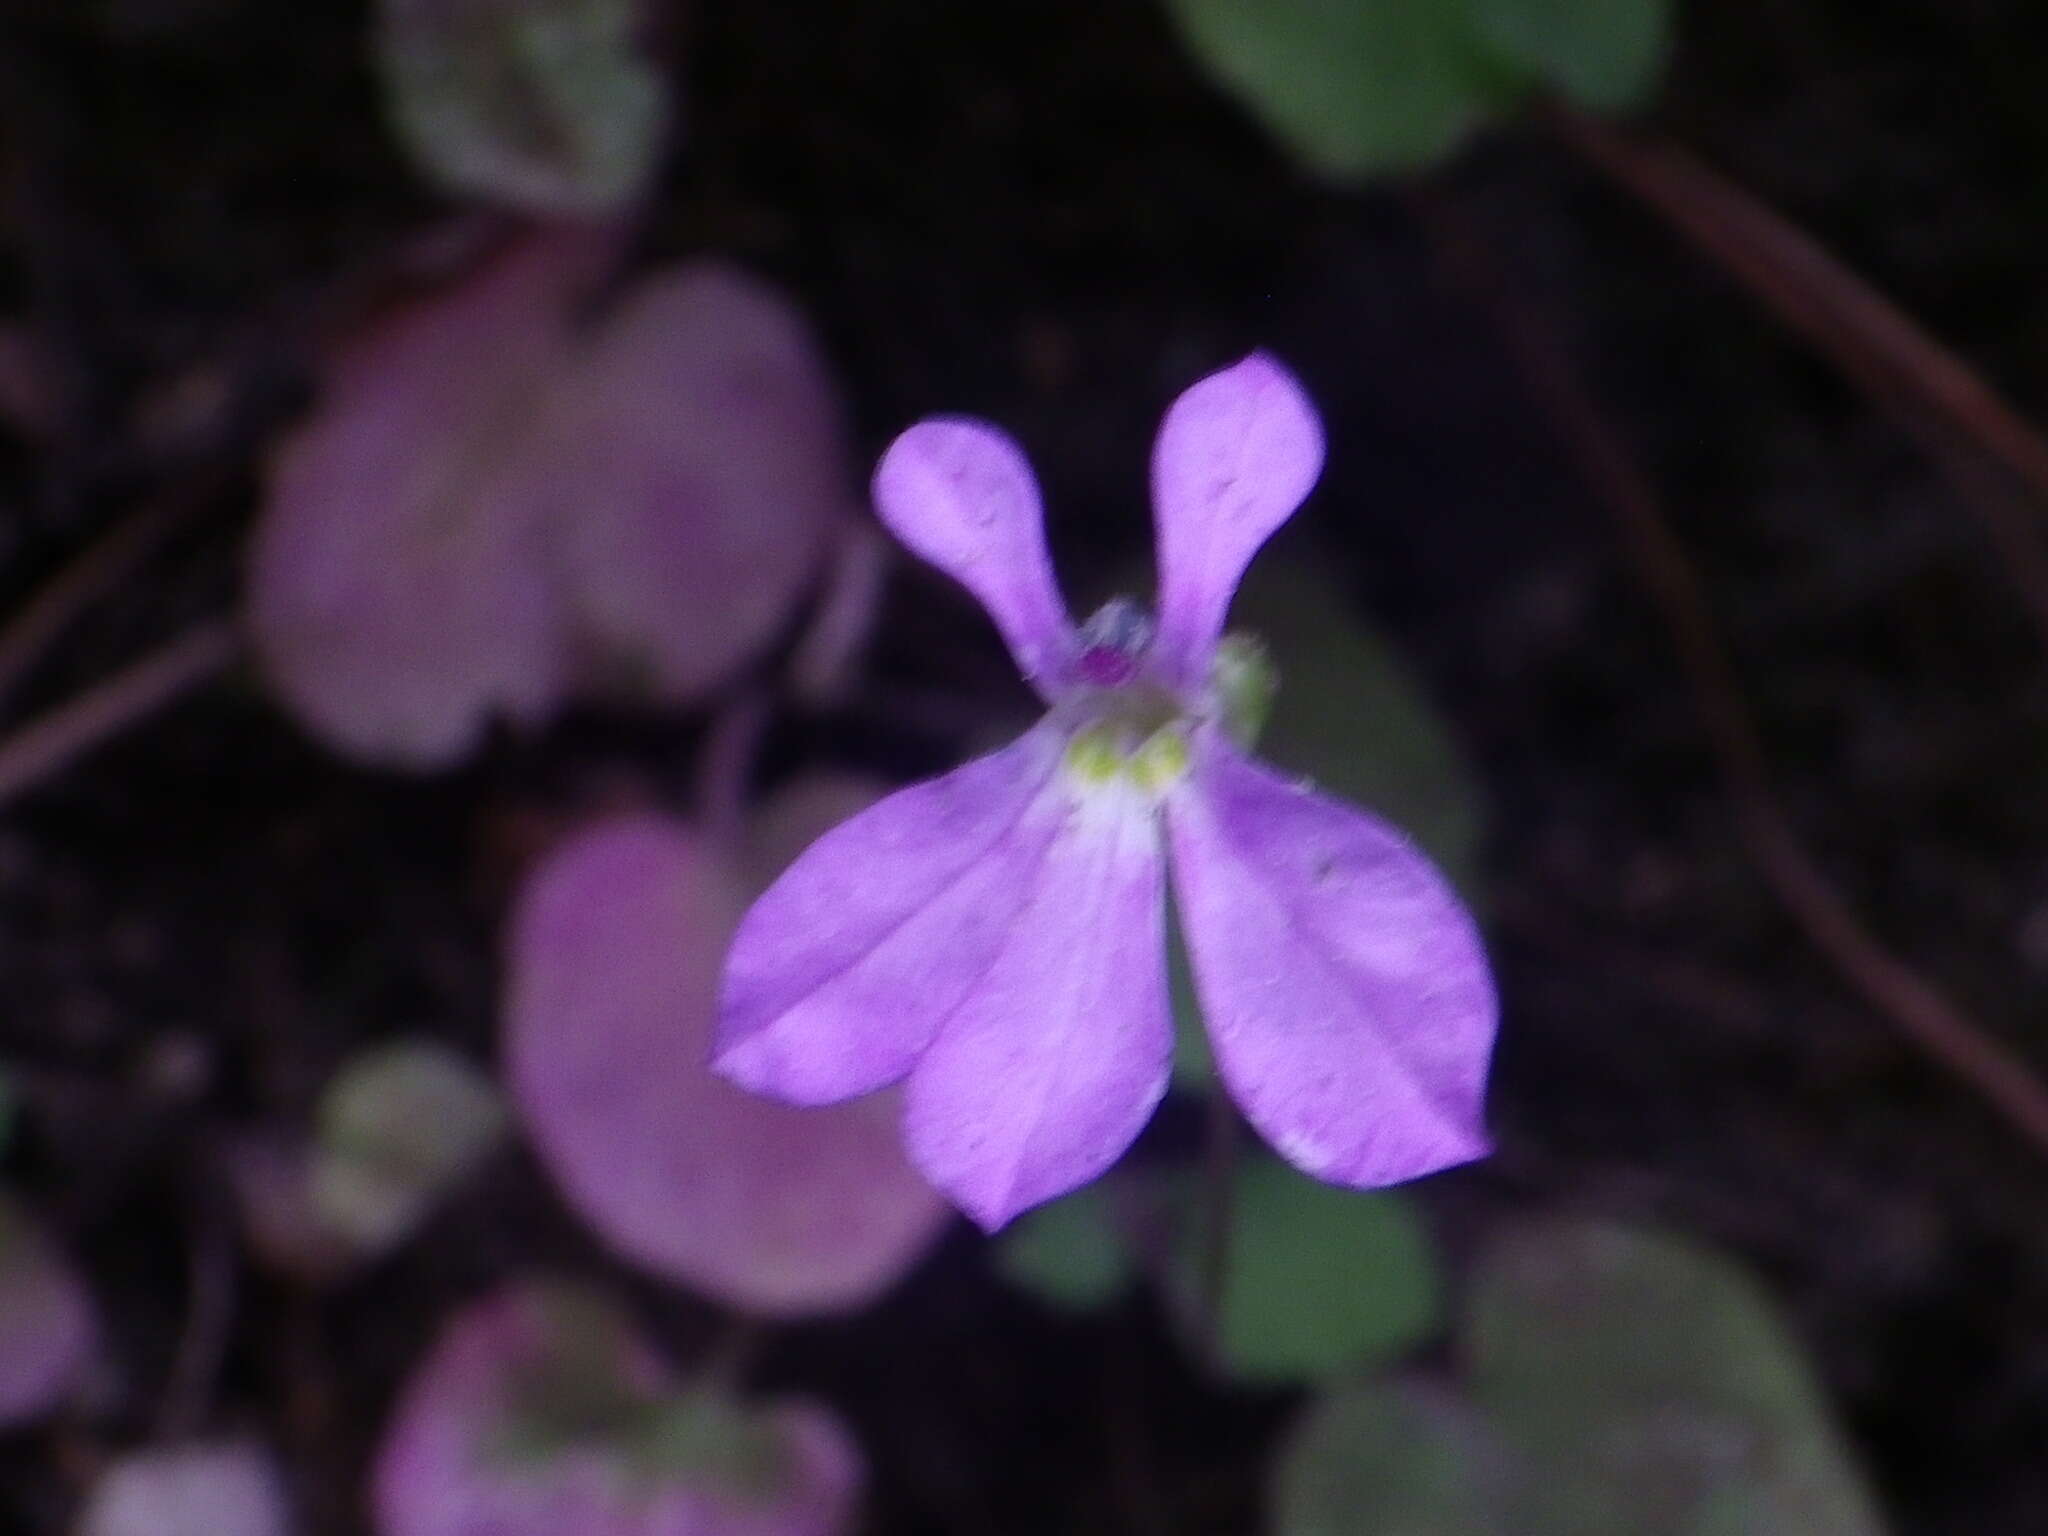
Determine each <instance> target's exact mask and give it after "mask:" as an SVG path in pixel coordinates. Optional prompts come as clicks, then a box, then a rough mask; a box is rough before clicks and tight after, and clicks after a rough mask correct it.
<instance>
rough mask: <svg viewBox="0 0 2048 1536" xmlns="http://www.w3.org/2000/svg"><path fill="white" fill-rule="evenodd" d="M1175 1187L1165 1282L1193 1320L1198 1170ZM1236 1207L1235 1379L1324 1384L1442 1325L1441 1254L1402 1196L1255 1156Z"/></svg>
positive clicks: (1223, 1358) (1228, 1306)
mask: <svg viewBox="0 0 2048 1536" xmlns="http://www.w3.org/2000/svg"><path fill="white" fill-rule="evenodd" d="M1179 1190H1180V1193H1181V1197H1182V1198H1181V1201H1180V1203H1179V1206H1178V1211H1179V1215H1180V1219H1179V1220H1178V1221H1177V1222H1176V1224H1175V1225H1176V1232H1177V1238H1176V1241H1175V1244H1174V1248H1173V1254H1172V1269H1171V1273H1170V1274H1169V1276H1168V1280H1167V1289H1168V1293H1169V1299H1170V1300H1171V1301H1172V1302H1173V1303H1174V1305H1175V1307H1176V1309H1177V1310H1178V1312H1179V1314H1180V1315H1181V1316H1182V1317H1183V1318H1184V1319H1186V1320H1188V1321H1189V1322H1190V1323H1191V1322H1192V1320H1193V1318H1194V1316H1195V1312H1196V1309H1197V1307H1198V1306H1199V1301H1200V1296H1201V1291H1202V1274H1203V1265H1204V1260H1205V1255H1206V1253H1207V1247H1208V1244H1207V1234H1206V1230H1205V1216H1206V1211H1205V1209H1204V1206H1205V1201H1204V1199H1203V1193H1204V1191H1203V1189H1202V1185H1201V1180H1200V1178H1199V1176H1198V1175H1196V1174H1194V1173H1192V1172H1190V1173H1188V1174H1187V1175H1185V1178H1184V1182H1182V1183H1181V1184H1180V1185H1179ZM1231 1209H1232V1217H1231V1235H1230V1252H1229V1258H1228V1262H1227V1264H1226V1267H1225V1273H1224V1282H1223V1318H1222V1326H1221V1328H1220V1330H1219V1336H1218V1340H1217V1349H1218V1354H1219V1356H1220V1359H1219V1362H1218V1363H1219V1364H1221V1365H1222V1366H1223V1367H1224V1368H1225V1369H1226V1370H1227V1371H1229V1372H1230V1373H1231V1374H1232V1375H1233V1376H1236V1377H1238V1378H1240V1379H1243V1380H1248V1381H1269V1382H1280V1381H1297V1380H1309V1381H1313V1380H1318V1379H1321V1378H1326V1377H1330V1376H1336V1375H1340V1374H1343V1373H1345V1372H1348V1371H1352V1370H1356V1369H1359V1368H1361V1367H1365V1366H1372V1365H1380V1364H1384V1363H1386V1362H1387V1361H1390V1360H1393V1359H1395V1358H1396V1357H1398V1356H1400V1355H1403V1354H1405V1353H1407V1352H1408V1351H1409V1350H1411V1349H1413V1348H1414V1347H1415V1346H1416V1345H1418V1344H1420V1343H1422V1342H1423V1341H1424V1340H1426V1339H1427V1338H1429V1336H1430V1335H1431V1334H1433V1333H1434V1332H1436V1330H1437V1327H1438V1324H1439V1321H1440V1316H1441V1311H1440V1292H1441V1282H1440V1279H1439V1276H1438V1272H1437V1263H1436V1255H1435V1253H1434V1251H1433V1250H1432V1249H1431V1246H1430V1242H1429V1238H1428V1236H1427V1234H1426V1233H1425V1232H1424V1231H1423V1229H1422V1223H1421V1222H1420V1220H1419V1219H1418V1218H1417V1217H1416V1215H1415V1212H1414V1209H1413V1207H1412V1206H1411V1205H1410V1204H1409V1203H1408V1201H1407V1200H1406V1199H1405V1198H1404V1197H1402V1196H1400V1195H1398V1194H1392V1193H1389V1192H1386V1191H1370V1192H1367V1191H1360V1190H1351V1189H1338V1188H1335V1187H1334V1186H1332V1185H1328V1184H1322V1183H1318V1182H1317V1181H1316V1180H1314V1179H1311V1178H1308V1177H1306V1176H1305V1175H1302V1174H1299V1173H1296V1172H1295V1171H1294V1170H1293V1169H1292V1168H1289V1167H1287V1166H1286V1165H1285V1164H1284V1163H1281V1162H1278V1161H1277V1160H1275V1159H1273V1158H1270V1157H1263V1156H1259V1157H1251V1158H1246V1159H1242V1160H1241V1161H1240V1163H1239V1165H1238V1169H1237V1173H1236V1183H1235V1187H1234V1189H1233V1193H1232V1207H1231Z"/></svg>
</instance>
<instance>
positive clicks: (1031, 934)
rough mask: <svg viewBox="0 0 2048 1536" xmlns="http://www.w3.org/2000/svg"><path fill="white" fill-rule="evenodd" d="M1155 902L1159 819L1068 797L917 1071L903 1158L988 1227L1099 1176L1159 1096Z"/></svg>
mask: <svg viewBox="0 0 2048 1536" xmlns="http://www.w3.org/2000/svg"><path fill="white" fill-rule="evenodd" d="M1164 897H1165V892H1164V873H1163V861H1162V858H1161V850H1160V847H1159V832H1158V824H1157V820H1156V815H1155V813H1154V812H1153V811H1152V810H1150V809H1149V808H1148V807H1147V806H1146V805H1145V804H1144V803H1143V802H1142V800H1141V799H1140V798H1139V796H1138V795H1137V793H1136V792H1135V791H1131V790H1128V789H1125V790H1123V791H1118V790H1115V789H1110V790H1103V791H1096V792H1092V793H1091V794H1090V795H1088V796H1087V797H1086V798H1084V799H1081V800H1077V801H1076V802H1075V803H1074V805H1073V807H1072V810H1071V812H1070V814H1069V817H1068V819H1067V822H1066V824H1065V826H1064V827H1063V828H1062V829H1061V832H1060V835H1059V837H1058V838H1057V839H1056V840H1055V841H1054V843H1053V844H1052V846H1051V847H1050V849H1048V851H1047V852H1046V854H1045V857H1044V859H1043V861H1042V863H1041V864H1040V865H1039V868H1038V874H1037V880H1036V882H1035V884H1034V886H1033V888H1032V890H1031V893H1030V900H1029V901H1028V902H1027V903H1026V905H1025V906H1024V908H1023V909H1022V910H1021V911H1020V912H1018V913H1017V915H1016V917H1015V919H1014V920H1013V921H1012V923H1011V925H1010V935H1009V939H1008V942H1006V943H1005V944H1004V946H1003V948H1002V951H1001V953H1000V954H998V955H997V956H996V958H995V962H994V964H993V965H991V966H990V967H989V969H988V972H987V974H986V975H984V976H983V977H982V978H981V980H980V981H979V983H977V984H976V986H975V987H974V989H973V990H972V991H971V992H970V993H969V994H968V996H967V998H966V1001H964V1002H963V1003H962V1004H961V1005H960V1007H959V1009H958V1011H957V1012H955V1013H954V1014H953V1015H952V1017H950V1018H949V1019H947V1020H946V1022H945V1024H944V1026H943V1027H942V1028H941V1029H940V1031H939V1035H938V1038H937V1040H935V1041H934V1042H933V1043H932V1046H931V1048H930V1049H929V1050H928V1051H927V1052H926V1053H925V1055H924V1057H923V1059H922V1060H921V1061H919V1062H918V1064H917V1069H916V1070H915V1071H914V1072H912V1073H911V1076H910V1083H909V1086H908V1088H907V1089H906V1090H905V1094H904V1134H905V1137H906V1139H907V1140H908V1142H909V1145H910V1156H911V1161H913V1162H914V1163H916V1164H917V1166H918V1167H919V1168H920V1169H922V1170H923V1172H924V1174H925V1177H927V1178H928V1179H930V1180H931V1181H932V1182H933V1183H934V1184H936V1185H937V1186H938V1187H939V1188H940V1189H942V1190H944V1191H945V1192H946V1193H947V1194H948V1195H950V1196H951V1197H952V1198H953V1200H954V1201H955V1203H957V1204H958V1205H959V1206H960V1207H961V1208H962V1209H963V1210H965V1211H966V1212H967V1213H968V1214H969V1215H970V1216H972V1217H973V1218H974V1219H975V1220H976V1221H977V1222H979V1223H980V1224H981V1225H982V1226H983V1227H985V1228H987V1229H989V1230H991V1231H993V1230H994V1229H995V1228H997V1227H999V1226H1001V1225H1002V1224H1003V1223H1004V1222H1006V1221H1008V1220H1009V1219H1010V1218H1011V1217H1012V1216H1014V1215H1016V1214H1017V1213H1018V1212H1019V1211H1022V1210H1024V1209H1025V1208H1026V1207H1028V1206H1032V1205H1036V1204H1038V1203H1039V1202H1040V1201H1044V1200H1050V1199H1052V1198H1053V1197H1054V1196H1056V1195H1061V1194H1065V1193H1066V1192H1067V1191H1068V1190H1070V1189H1073V1188H1075V1187H1077V1186H1079V1185H1081V1184H1085V1183H1087V1182H1088V1181H1089V1180H1090V1179H1092V1178H1094V1177H1095V1176H1096V1175H1098V1174H1100V1173H1102V1172H1103V1171H1104V1170H1105V1169H1107V1168H1108V1167H1109V1165H1110V1164H1111V1163H1113V1162H1115V1161H1116V1160H1117V1158H1118V1157H1119V1156H1121V1155H1122V1154H1123V1152H1124V1149H1125V1148H1127V1147H1128V1146H1130V1144H1131V1142H1132V1140H1133V1139H1134V1138H1135V1137H1136V1136H1137V1134H1138V1132H1139V1131H1140V1130H1142V1129H1143V1128H1144V1125H1145V1122H1146V1121H1147V1120H1148V1119H1150V1118H1151V1115H1152V1111H1153V1109H1154V1108H1155V1107H1156V1106H1157V1104H1158V1102H1159V1098H1160V1095H1161V1094H1163V1093H1164V1092H1165V1091H1166V1081H1167V1073H1168V1067H1169V1063H1170V1061H1171V1058H1172V1054H1173V1029H1172V1025H1171V1022H1170V1015H1169V1013H1168V1010H1167V1000H1166V951H1165V933H1164V927H1165V907H1164Z"/></svg>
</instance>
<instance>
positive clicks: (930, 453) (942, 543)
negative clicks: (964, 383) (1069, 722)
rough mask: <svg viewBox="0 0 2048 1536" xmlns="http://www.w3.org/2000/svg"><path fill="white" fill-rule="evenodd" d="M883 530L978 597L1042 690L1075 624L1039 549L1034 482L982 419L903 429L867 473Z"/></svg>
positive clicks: (1041, 537)
mask: <svg viewBox="0 0 2048 1536" xmlns="http://www.w3.org/2000/svg"><path fill="white" fill-rule="evenodd" d="M875 507H876V510H877V511H879V512H880V513H881V517H882V521H883V522H884V523H887V524H888V525H889V531H890V532H891V533H893V534H895V535H896V537H897V538H898V539H900V540H902V541H903V544H904V545H905V546H906V547H907V548H908V549H910V550H911V551H912V552H914V553H915V554H917V555H918V556H920V557H921V558H923V559H925V560H928V561H930V562H931V563H932V564H933V565H936V566H937V567H938V568H939V569H940V570H942V571H944V572H945V573H946V574H947V575H949V576H951V577H952V578H953V579H954V580H956V581H958V582H959V583H960V584H961V585H962V586H964V587H966V588H967V590H968V591H970V592H972V593H973V594H974V595H975V596H976V597H977V598H979V599H980V600H981V606H982V607H984V608H986V609H987V610H988V615H989V617H990V618H992V619H994V620H995V622H996V628H997V629H999V630H1001V631H1002V634H1003V640H1004V643H1005V644H1007V645H1008V646H1009V647H1010V654H1011V655H1012V656H1014V657H1015V658H1016V660H1017V666H1018V668H1019V669H1020V670H1021V671H1022V672H1023V674H1024V675H1025V677H1027V678H1029V679H1030V680H1031V681H1032V683H1033V685H1034V686H1036V687H1037V688H1038V690H1039V692H1040V693H1049V691H1050V687H1051V685H1052V683H1053V681H1054V680H1055V679H1056V678H1057V677H1058V675H1059V673H1060V672H1061V670H1062V669H1063V668H1064V666H1065V663H1066V660H1067V656H1068V653H1069V651H1070V650H1071V648H1072V643H1073V624H1072V622H1071V620H1069V618H1068V616H1067V607H1066V604H1065V602H1064V601H1062V600H1061V598H1060V592H1059V584H1058V583H1057V582H1056V581H1055V580H1054V579H1053V572H1052V560H1051V558H1050V557H1049V556H1048V555H1047V554H1046V549H1045V518H1044V514H1043V511H1042V509H1041V507H1040V505H1039V500H1038V482H1037V481H1036V480H1034V479H1033V478H1032V475H1031V465H1030V463H1029V462H1028V461H1027V460H1026V459H1025V457H1024V452H1023V450H1022V449H1020V448H1019V447H1018V446H1017V445H1016V443H1014V442H1012V441H1011V440H1010V438H1009V437H1008V436H1006V435H1005V434H1004V433H1002V432H1000V431H998V430H997V429H996V428H994V427H991V426H989V425H987V424H986V423H984V422H979V421H969V420H966V419H964V418H960V417H951V416H938V417H933V418H932V419H931V420H929V421H921V422H919V423H918V424H917V425H916V426H914V427H912V428H910V430H909V431H907V432H905V433H904V434H903V435H902V436H901V437H899V438H897V439H896V441H895V442H893V443H891V444H890V445H889V451H888V452H887V453H885V454H883V455H882V462H881V464H880V466H879V467H878V468H877V469H876V470H875Z"/></svg>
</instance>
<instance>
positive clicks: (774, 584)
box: [543, 262, 848, 703]
mask: <svg viewBox="0 0 2048 1536" xmlns="http://www.w3.org/2000/svg"><path fill="white" fill-rule="evenodd" d="M555 400H556V408H555V410H554V413H553V415H552V417H551V419H550V421H549V423H548V426H547V438H546V454H545V458H546V468H545V474H546V477H547V478H546V480H545V482H544V484H545V486H546V487H547V488H546V489H545V490H544V492H543V494H545V495H546V496H547V498H548V500H549V502H550V514H549V523H548V526H549V527H550V528H551V529H552V531H553V538H554V541H555V548H556V550H557V552H558V555H559V557H560V560H561V563H562V573H563V579H564V582H565V585H566V591H567V597H568V601H569V603H570V605H571V607H572V608H573V610H574V614H575V618H574V623H575V627H576V630H577V635H578V638H579V640H580V642H581V643H582V645H583V646H584V648H585V649H586V651H587V652H588V653H591V654H590V655H589V656H588V658H587V659H588V660H590V661H594V662H595V664H596V665H597V666H598V667H599V668H600V669H601V673H602V676H601V678H600V681H607V682H612V683H619V684H624V685H625V686H626V688H627V689H628V690H629V691H632V692H638V693H645V694H649V695H651V696H653V697H654V698H656V699H659V700H662V701H665V702H670V703H684V702H690V701H693V700H695V699H697V698H699V697H701V696H702V695H703V694H704V693H706V692H708V691H709V690H710V689H712V688H713V687H715V686H717V685H718V684H719V683H721V682H723V681H724V680H725V679H726V678H727V677H728V676H729V675H730V674H731V673H732V672H733V671H734V670H735V669H736V668H737V667H739V666H740V665H741V664H742V663H743V662H745V661H746V660H747V659H748V658H750V657H751V656H753V655H754V654H755V653H756V652H757V651H759V650H760V648H761V647H762V645H763V644H764V643H765V642H767V641H768V640H770V639H771V638H773V636H774V635H775V632H776V631H777V629H778V628H779V627H780V626H781V625H782V624H783V622H784V621H785V620H786V619H787V617H788V616H789V612H790V609H791V607H792V605H793V604H794V602H795V600H796V599H797V598H798V597H799V596H800V595H801V594H802V592H803V590H804V588H805V587H806V586H807V585H808V584H809V583H810V582H811V581H812V580H813V579H814V578H815V577H816V576H817V574H818V572H819V570H820V568H821V566H822V564H823V561H824V557H825V554H826V551H827V547H828V542H829V535H830V533H831V531H832V528H833V525H834V522H835V520H836V519H838V518H839V517H840V516H841V515H842V514H843V513H844V512H845V511H846V510H847V506H848V500H847V489H846V487H847V482H848V466H847V456H846V445H845V442H844V436H843V429H842V423H841V420H840V411H839V402H838V399H837V395H836V393H835V391H834V388H833V384H832V380H831V377H830V376H829V374H828V373H827V371H826V369H825V365H824V362H823V360H822V358H821V356H820V354H819V351H818V346H817V343H816V341H815V339H814V338H813V337H812V336H811V334H810V329H809V327H808V326H807V325H806V324H805V323H804V320H803V317H802V316H801V315H800V314H799V313H798V312H797V311H796V309H795V308H794V307H793V306H792V305H791V304H790V303H789V301H788V300H787V299H785V298H783V297H782V295H781V294H779V293H777V292H776V291H775V290H774V289H772V288H770V287H769V286H768V285H767V284H765V283H763V282H761V281H759V280H758V279H755V278H753V277H750V276H748V275H747V274H746V273H744V272H741V271H738V270H737V269H735V268H732V267H728V266H724V265H722V264H719V263H716V262H698V263H695V264H692V265H690V266H687V267H681V268H677V269H674V270H671V271H668V272H665V273H662V274H659V275H657V276H654V277H651V278H649V279H648V280H647V281H646V282H645V283H643V284H642V285H641V286H640V287H639V288H638V289H637V290H636V291H635V292H634V293H633V294H632V295H631V296H630V297H629V298H627V300H626V301H625V302H624V303H623V304H622V305H621V306H620V307H619V309H618V310H617V311H616V312H615V313H614V314H612V315H611V316H610V317H609V318H608V319H607V320H606V322H605V323H604V325H603V327H602V329H601V330H600V331H599V332H598V334H597V335H595V336H594V337H593V338H591V340H590V341H589V344H588V349H587V351H586V352H585V354H584V355H583V357H582V360H581V361H580V363H579V364H578V365H577V367H576V368H575V370H574V371H573V372H571V373H569V374H568V375H566V376H565V377H564V378H563V379H562V380H561V381H560V387H559V389H558V391H557V392H556V395H555Z"/></svg>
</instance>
